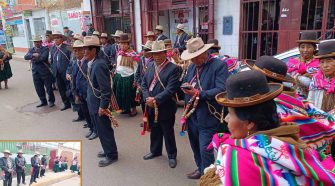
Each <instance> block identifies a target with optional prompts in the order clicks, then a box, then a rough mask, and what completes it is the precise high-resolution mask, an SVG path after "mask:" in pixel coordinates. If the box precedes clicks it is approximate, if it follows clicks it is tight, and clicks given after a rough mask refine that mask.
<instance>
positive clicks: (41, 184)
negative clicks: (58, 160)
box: [12, 170, 80, 186]
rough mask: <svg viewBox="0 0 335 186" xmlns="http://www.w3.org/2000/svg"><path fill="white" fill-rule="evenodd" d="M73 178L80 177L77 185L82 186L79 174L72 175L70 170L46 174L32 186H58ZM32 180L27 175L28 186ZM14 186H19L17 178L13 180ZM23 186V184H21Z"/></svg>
mask: <svg viewBox="0 0 335 186" xmlns="http://www.w3.org/2000/svg"><path fill="white" fill-rule="evenodd" d="M73 177H79V179H77V180H78V184H76V185H80V176H79V175H78V174H77V173H72V172H71V171H70V170H68V171H65V172H58V173H54V172H52V171H49V172H46V173H45V176H44V177H42V178H41V177H40V178H37V179H36V181H37V183H33V184H32V186H47V185H52V184H56V183H59V182H63V181H64V180H67V179H70V178H73ZM30 178H31V176H30V175H29V176H27V175H26V180H25V181H26V185H29V183H30ZM12 185H17V178H16V176H15V177H13V180H12ZM21 185H22V183H21ZM63 186H67V185H63ZM68 186H72V185H68Z"/></svg>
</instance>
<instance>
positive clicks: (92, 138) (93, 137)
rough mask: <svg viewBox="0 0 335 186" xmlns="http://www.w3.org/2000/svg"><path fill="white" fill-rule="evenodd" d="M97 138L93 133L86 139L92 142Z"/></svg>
mask: <svg viewBox="0 0 335 186" xmlns="http://www.w3.org/2000/svg"><path fill="white" fill-rule="evenodd" d="M97 137H98V135H97V134H96V133H95V132H93V133H92V135H91V136H90V137H89V138H88V139H89V140H94V139H95V138H97Z"/></svg>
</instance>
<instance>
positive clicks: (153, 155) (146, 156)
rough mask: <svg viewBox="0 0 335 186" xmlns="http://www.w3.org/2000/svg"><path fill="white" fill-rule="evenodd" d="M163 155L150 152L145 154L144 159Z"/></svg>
mask: <svg viewBox="0 0 335 186" xmlns="http://www.w3.org/2000/svg"><path fill="white" fill-rule="evenodd" d="M161 155H162V154H153V153H151V152H150V153H149V154H147V155H145V156H143V159H144V160H150V159H153V158H155V157H158V156H161Z"/></svg>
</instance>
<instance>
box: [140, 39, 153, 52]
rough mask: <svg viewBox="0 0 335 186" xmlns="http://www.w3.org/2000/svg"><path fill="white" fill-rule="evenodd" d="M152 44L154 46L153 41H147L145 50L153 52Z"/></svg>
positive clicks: (144, 46)
mask: <svg viewBox="0 0 335 186" xmlns="http://www.w3.org/2000/svg"><path fill="white" fill-rule="evenodd" d="M152 44H153V41H147V42H146V43H145V45H142V47H143V49H149V50H151V49H152Z"/></svg>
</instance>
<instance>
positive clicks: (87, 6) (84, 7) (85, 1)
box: [81, 0, 139, 11]
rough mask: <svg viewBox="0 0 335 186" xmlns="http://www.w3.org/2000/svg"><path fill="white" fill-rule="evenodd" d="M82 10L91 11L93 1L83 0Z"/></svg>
mask: <svg viewBox="0 0 335 186" xmlns="http://www.w3.org/2000/svg"><path fill="white" fill-rule="evenodd" d="M138 3H139V2H138ZM81 8H82V10H83V11H91V1H90V0H83V3H82V4H81Z"/></svg>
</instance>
